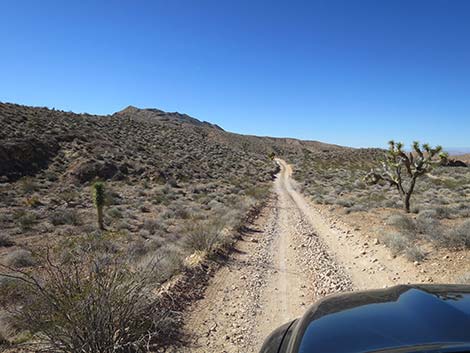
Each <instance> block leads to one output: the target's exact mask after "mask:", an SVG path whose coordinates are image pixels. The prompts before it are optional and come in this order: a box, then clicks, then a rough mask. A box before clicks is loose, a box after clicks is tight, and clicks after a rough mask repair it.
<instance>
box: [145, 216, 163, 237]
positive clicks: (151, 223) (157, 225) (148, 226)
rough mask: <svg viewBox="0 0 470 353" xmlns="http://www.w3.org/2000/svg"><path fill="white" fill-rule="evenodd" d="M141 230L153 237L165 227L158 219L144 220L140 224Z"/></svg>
mask: <svg viewBox="0 0 470 353" xmlns="http://www.w3.org/2000/svg"><path fill="white" fill-rule="evenodd" d="M142 228H143V229H145V230H147V231H149V233H150V234H152V235H153V234H155V233H156V232H157V231H159V230H165V225H164V224H163V223H162V221H161V220H158V219H146V220H145V221H144V223H143V224H142Z"/></svg>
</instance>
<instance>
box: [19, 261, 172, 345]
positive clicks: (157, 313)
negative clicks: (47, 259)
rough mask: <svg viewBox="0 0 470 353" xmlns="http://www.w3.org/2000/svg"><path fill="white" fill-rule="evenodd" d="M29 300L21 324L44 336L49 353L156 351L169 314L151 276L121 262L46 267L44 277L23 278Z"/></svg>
mask: <svg viewBox="0 0 470 353" xmlns="http://www.w3.org/2000/svg"><path fill="white" fill-rule="evenodd" d="M17 277H18V278H19V279H20V280H21V281H23V282H24V284H25V290H26V292H27V295H26V296H25V298H24V300H23V302H22V305H21V308H22V309H21V310H20V311H19V312H17V313H15V317H14V319H15V323H16V325H18V326H19V327H21V328H22V329H24V330H28V331H30V332H32V333H35V334H38V336H37V337H39V338H40V339H41V340H43V342H42V343H44V344H45V345H46V347H47V351H49V352H62V353H65V352H70V353H95V352H101V353H128V352H144V351H148V350H149V349H150V350H152V351H153V350H156V349H157V348H158V346H157V345H156V344H155V342H156V341H155V337H157V336H158V335H159V334H160V333H161V330H160V327H161V325H162V326H163V322H164V320H165V316H166V311H164V310H162V306H161V305H160V304H159V302H158V301H157V300H156V299H155V298H154V296H153V294H152V286H151V285H150V283H149V282H148V281H147V279H146V278H145V277H142V276H141V275H139V274H137V273H133V272H131V271H130V270H129V269H128V267H127V266H125V265H124V264H123V263H120V262H117V261H116V260H115V259H114V260H112V261H107V262H106V263H104V262H103V261H102V260H100V259H97V258H94V257H91V258H83V257H82V258H80V259H78V260H77V259H75V261H73V262H66V263H61V264H60V265H56V264H50V265H47V266H45V268H44V271H43V274H42V275H41V278H39V279H38V278H37V277H34V278H33V277H31V276H29V275H27V274H24V273H19V274H17Z"/></svg>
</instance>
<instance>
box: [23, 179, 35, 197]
mask: <svg viewBox="0 0 470 353" xmlns="http://www.w3.org/2000/svg"><path fill="white" fill-rule="evenodd" d="M20 188H21V190H22V191H23V192H24V193H25V194H31V193H33V192H34V191H36V190H37V189H38V186H37V184H36V182H35V181H34V180H33V178H31V177H24V178H22V179H21V180H20Z"/></svg>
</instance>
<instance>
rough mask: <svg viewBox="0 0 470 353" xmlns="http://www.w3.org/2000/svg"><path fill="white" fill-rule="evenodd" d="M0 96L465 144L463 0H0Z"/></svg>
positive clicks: (467, 7)
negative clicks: (158, 109) (127, 107)
mask: <svg viewBox="0 0 470 353" xmlns="http://www.w3.org/2000/svg"><path fill="white" fill-rule="evenodd" d="M0 43H1V48H2V49H1V51H0V101H3V102H14V103H20V104H27V105H40V106H48V107H55V108H58V109H64V110H72V111H76V112H90V113H97V114H108V113H113V112H115V111H118V110H120V109H122V108H124V107H125V106H127V105H135V106H138V107H155V108H160V109H163V110H167V111H180V112H185V113H187V114H189V115H192V116H194V117H197V118H199V119H202V120H207V121H211V122H214V123H217V124H219V125H221V126H222V127H224V128H225V129H226V130H229V131H234V132H240V133H248V134H257V135H271V136H290V137H298V138H302V139H314V140H321V141H325V142H331V143H338V144H342V145H349V146H384V145H385V144H386V141H388V140H389V139H391V138H394V139H397V140H402V141H404V142H406V143H410V142H411V141H412V140H414V139H418V140H422V141H427V142H430V143H432V144H437V143H439V144H443V145H444V146H449V147H450V146H452V147H470V141H469V136H470V1H465V0H452V1H448V0H441V1H438V0H380V1H379V0H368V1H366V0H344V1H335V0H324V1H315V0H311V1H295V0H294V1H291V0H289V1H287V0H286V1H275V0H270V1H256V0H251V1H250V0H185V1H183V0H153V1H150V0H149V1H142V0H132V1H131V0H128V1H118V0H115V1H104V0H103V1H94V0H93V1H90V0H82V1H72V0H69V1H63V0H56V1H52V0H29V1H27V0H1V1H0Z"/></svg>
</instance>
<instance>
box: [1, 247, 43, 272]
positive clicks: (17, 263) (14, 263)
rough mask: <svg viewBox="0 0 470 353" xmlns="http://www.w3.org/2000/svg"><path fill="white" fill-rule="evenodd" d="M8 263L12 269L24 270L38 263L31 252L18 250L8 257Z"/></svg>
mask: <svg viewBox="0 0 470 353" xmlns="http://www.w3.org/2000/svg"><path fill="white" fill-rule="evenodd" d="M6 263H7V265H8V266H11V267H15V268H22V267H30V266H34V265H35V264H36V261H34V258H33V255H32V254H31V251H28V250H25V249H18V250H15V251H13V252H11V253H10V254H8V255H7V256H6Z"/></svg>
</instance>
